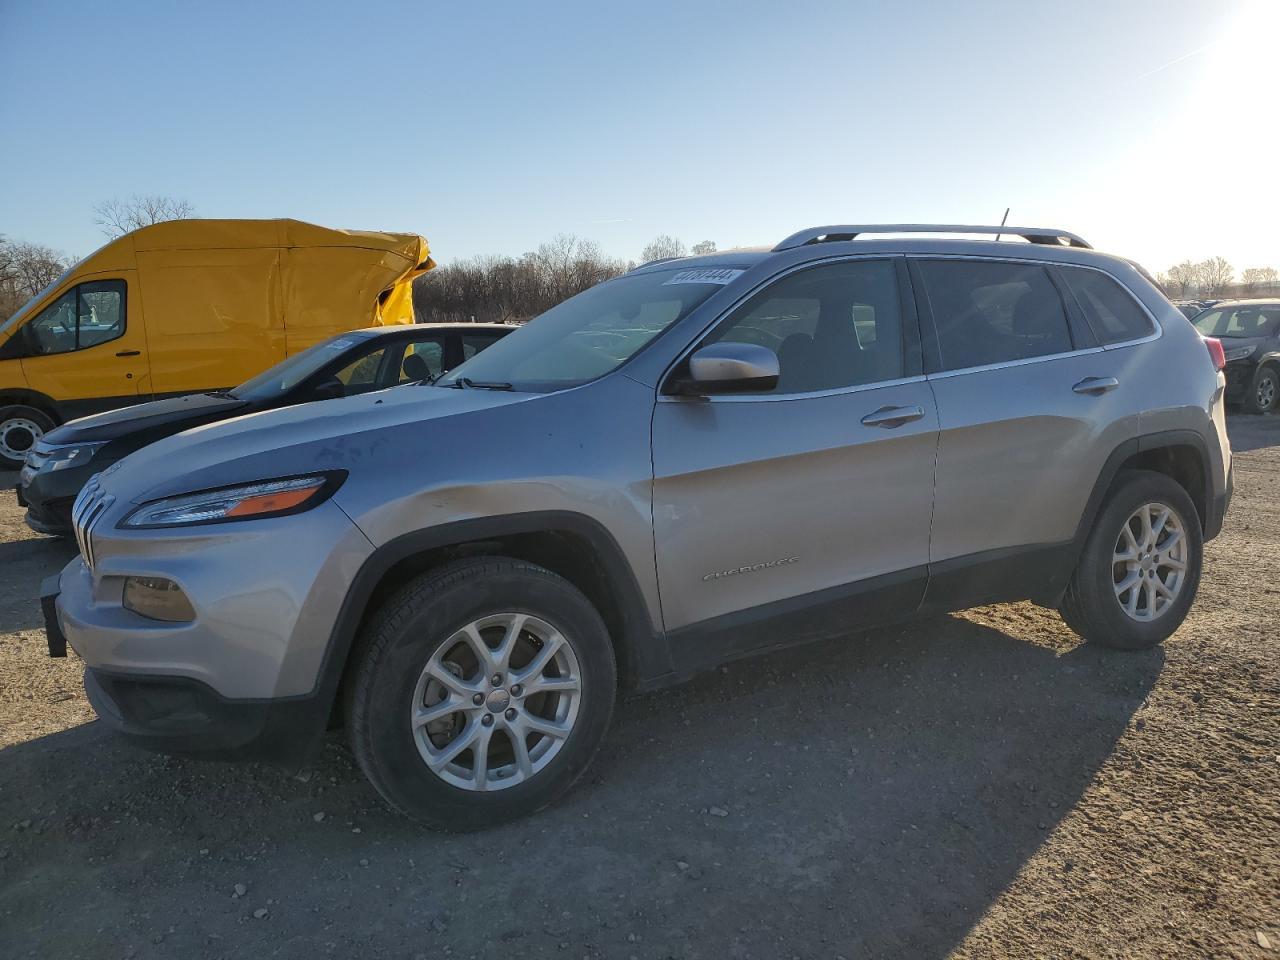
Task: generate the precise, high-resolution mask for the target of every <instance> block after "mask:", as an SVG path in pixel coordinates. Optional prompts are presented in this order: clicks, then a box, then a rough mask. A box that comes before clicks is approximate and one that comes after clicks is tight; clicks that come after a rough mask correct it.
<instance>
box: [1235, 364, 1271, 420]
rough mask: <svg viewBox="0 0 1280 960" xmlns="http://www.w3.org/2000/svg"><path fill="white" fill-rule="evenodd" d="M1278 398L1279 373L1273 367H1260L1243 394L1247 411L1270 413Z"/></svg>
mask: <svg viewBox="0 0 1280 960" xmlns="http://www.w3.org/2000/svg"><path fill="white" fill-rule="evenodd" d="M1278 399H1280V374H1278V373H1276V368H1275V367H1262V368H1261V369H1259V370H1258V372H1257V373H1256V374H1254V376H1253V383H1252V384H1251V385H1250V387H1249V389H1248V390H1247V391H1245V395H1244V409H1245V411H1246V412H1247V413H1270V412H1271V411H1272V410H1274V409H1275V408H1276V401H1277V400H1278Z"/></svg>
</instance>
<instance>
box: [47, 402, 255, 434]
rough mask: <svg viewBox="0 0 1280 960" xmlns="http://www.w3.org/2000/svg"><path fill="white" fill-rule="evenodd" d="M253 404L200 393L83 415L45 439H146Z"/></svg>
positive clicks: (247, 408)
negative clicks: (87, 415) (88, 415)
mask: <svg viewBox="0 0 1280 960" xmlns="http://www.w3.org/2000/svg"><path fill="white" fill-rule="evenodd" d="M253 409H255V406H254V404H251V403H249V402H248V401H246V400H237V399H236V398H235V397H231V396H227V395H226V394H211V393H197V394H192V395H191V396H186V397H170V398H168V399H167V400H153V401H151V402H150V403H139V404H134V405H133V406H130V407H122V408H121V409H119V410H111V411H108V412H107V413H96V414H94V415H93V416H91V417H81V418H80V419H79V420H72V421H71V422H70V423H67V424H64V425H63V426H61V427H58V428H57V429H56V430H52V431H50V432H49V433H47V434H45V436H44V441H45V443H51V444H62V443H90V442H101V441H109V440H119V439H120V438H122V437H132V436H137V437H138V439H140V440H142V441H143V442H144V443H150V442H152V441H153V440H158V439H160V438H161V437H168V436H171V435H173V434H175V433H179V432H181V431H183V430H186V429H188V428H190V427H197V426H200V425H201V424H205V423H212V422H213V421H215V420H225V419H227V418H228V417H234V416H238V415H239V414H241V413H249V412H251V411H252V410H253Z"/></svg>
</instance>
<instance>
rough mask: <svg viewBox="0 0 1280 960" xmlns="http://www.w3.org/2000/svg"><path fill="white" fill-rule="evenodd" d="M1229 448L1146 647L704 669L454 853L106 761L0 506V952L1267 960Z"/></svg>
mask: <svg viewBox="0 0 1280 960" xmlns="http://www.w3.org/2000/svg"><path fill="white" fill-rule="evenodd" d="M1231 430H1232V436H1233V442H1234V444H1235V446H1236V451H1237V459H1236V501H1235V505H1234V507H1233V510H1232V512H1231V514H1230V516H1229V517H1228V520H1227V527H1226V530H1225V532H1224V533H1223V535H1222V536H1221V537H1219V538H1218V539H1217V540H1216V541H1214V543H1213V544H1211V545H1210V547H1209V550H1208V560H1207V563H1206V569H1205V578H1204V583H1203V585H1202V587H1201V592H1200V599H1199V601H1198V602H1197V604H1196V606H1195V608H1194V610H1193V612H1192V615H1191V617H1190V618H1189V619H1188V621H1187V623H1186V624H1185V625H1184V626H1183V628H1182V629H1181V630H1180V631H1179V632H1178V633H1177V635H1176V636H1175V637H1174V638H1173V639H1172V640H1170V641H1169V643H1168V644H1166V645H1165V646H1164V648H1163V649H1160V650H1155V651H1151V652H1147V653H1139V654H1119V653H1114V652H1110V651H1100V650H1094V649H1092V648H1086V647H1084V646H1081V645H1080V644H1078V642H1077V641H1076V639H1075V637H1074V636H1073V635H1072V634H1071V633H1069V632H1068V631H1067V629H1066V628H1065V627H1064V625H1063V624H1062V621H1061V620H1060V619H1059V618H1058V616H1057V614H1055V613H1051V612H1049V611H1046V610H1042V609H1040V608H1038V607H1035V606H1032V605H1030V604H1017V605H1009V606H997V607H986V608H981V609H978V610H972V611H968V612H966V613H964V614H960V615H955V616H950V617H942V618H939V619H934V620H929V621H925V622H921V623H917V624H913V625H910V626H907V627H903V628H897V629H891V630H883V631H878V632H874V633H871V634H863V635H857V636H855V637H851V638H849V639H846V640H841V641H836V642H830V643H825V644H819V645H816V646H810V647H806V648H803V649H800V650H798V651H791V652H788V653H782V654H776V655H772V656H769V657H766V658H763V659H759V660H755V661H750V662H745V663H739V664H735V665H733V666H731V667H729V668H728V669H725V670H720V671H716V672H714V673H712V674H709V675H707V676H705V677H703V678H701V679H699V680H697V681H695V682H693V683H690V684H687V685H685V686H683V687H681V688H678V689H675V690H670V691H666V692H663V693H659V694H652V695H647V696H640V697H634V698H631V699H629V700H627V701H625V702H624V703H622V704H621V705H620V706H619V709H618V712H617V715H616V719H615V723H614V727H613V730H612V732H611V733H610V735H609V738H608V741H607V742H606V744H605V747H604V749H603V750H602V752H601V756H600V758H599V759H598V760H597V762H596V764H595V766H594V767H593V769H592V770H591V772H590V774H589V775H588V777H587V779H586V780H585V781H584V782H583V783H582V784H581V785H580V786H579V787H578V788H577V789H576V790H575V791H574V792H573V793H572V794H571V795H570V796H569V797H568V798H566V799H565V800H564V801H562V802H561V803H560V804H558V805H557V806H556V807H554V808H553V809H551V810H548V811H546V812H544V813H543V814H541V815H539V816H537V817H535V818H533V819H530V820H526V821H524V822H522V823H517V824H513V825H510V826H506V827H503V828H500V829H496V830H491V831H489V832H487V833H483V834H472V835H467V836H446V835H436V834H430V833H424V832H422V831H420V830H419V829H417V828H416V827H415V826H413V825H412V824H410V823H408V822H406V821H404V820H401V819H399V818H398V817H396V816H395V815H393V814H391V813H390V812H389V811H388V810H387V809H386V808H385V807H384V806H383V805H382V804H381V802H380V801H379V799H378V797H377V796H376V795H375V794H374V792H373V791H372V789H371V788H370V787H369V786H368V785H367V784H366V783H365V782H364V781H363V780H362V779H361V777H360V775H359V773H358V771H357V770H356V769H355V766H354V764H353V762H352V760H351V758H350V756H349V754H348V753H347V751H346V749H345V747H344V746H343V744H342V742H341V740H340V738H338V737H333V738H331V739H330V740H329V741H328V742H327V744H326V746H325V748H324V750H323V752H322V753H321V755H319V756H318V757H317V758H316V759H315V760H314V762H313V763H312V765H311V766H309V767H308V768H307V769H305V770H302V771H296V770H281V769H278V768H273V767H267V766H256V765H232V764H218V763H211V762H197V761H191V760H182V759H174V758H167V757H161V756H155V755H150V754H147V753H143V752H139V751H136V750H134V749H133V748H130V747H128V746H126V745H124V744H122V743H119V742H117V741H116V740H115V739H114V738H112V737H111V736H110V735H108V734H107V733H106V732H105V731H103V730H102V729H101V727H100V725H99V724H97V723H95V722H93V714H92V712H91V711H90V709H89V707H88V705H87V704H86V703H85V701H84V698H83V695H82V693H81V690H80V678H79V664H78V663H77V661H76V660H75V658H74V657H72V658H71V659H69V660H65V661H51V660H48V659H47V658H46V657H45V656H44V649H43V646H44V640H43V635H42V632H41V629H40V622H39V610H38V605H37V604H36V603H35V602H34V600H33V598H34V597H35V596H36V594H37V587H38V584H39V581H40V579H41V577H43V576H45V575H47V574H49V573H51V572H54V571H56V570H57V569H58V568H59V567H60V566H61V565H62V564H63V563H64V562H65V561H66V560H67V559H69V557H70V556H71V554H72V551H71V550H69V549H68V548H67V547H66V546H65V545H62V544H58V543H55V542H53V541H50V540H45V539H42V538H38V537H36V536H34V535H32V534H30V533H29V532H27V530H26V528H25V527H24V526H23V525H22V523H21V519H20V515H19V513H18V511H17V509H16V506H15V505H14V503H13V501H12V499H11V498H9V497H8V496H7V495H0V571H2V573H0V955H3V956H5V957H24V956H37V957H58V958H71V957H95V958H96V957H139V958H145V957H173V956H180V957H183V958H202V957H229V958H230V957H236V958H239V957H245V956H248V957H255V958H257V957H308V958H310V957H317V956H321V957H323V956H340V957H354V956H358V957H361V958H374V957H402V958H412V957H430V958H433V960H434V958H438V957H448V956H452V957H472V956H475V957H508V956H523V957H538V956H551V957H572V958H579V957H622V958H629V957H636V958H665V957H688V958H737V957H757V958H779V957H782V958H785V957H805V958H809V957H846V958H850V960H852V958H855V957H911V958H932V957H944V956H956V957H1026V956H1036V957H1125V958H1130V957H1267V956H1276V957H1280V666H1278V665H1280V629H1278V628H1277V621H1278V620H1280V617H1278V614H1280V417H1277V418H1269V419H1253V418H1235V419H1233V421H1232V423H1231ZM10 476H11V475H10ZM4 479H7V478H4V477H3V476H2V475H0V481H2V480H4ZM10 482H11V481H10Z"/></svg>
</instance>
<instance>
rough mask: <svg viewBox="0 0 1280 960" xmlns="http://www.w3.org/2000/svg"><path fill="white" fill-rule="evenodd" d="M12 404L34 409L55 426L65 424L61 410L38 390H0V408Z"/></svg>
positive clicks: (53, 401) (52, 400)
mask: <svg viewBox="0 0 1280 960" xmlns="http://www.w3.org/2000/svg"><path fill="white" fill-rule="evenodd" d="M14 404H20V405H22V406H25V407H35V409H37V410H39V411H40V412H41V413H44V414H47V415H48V416H49V417H51V418H52V419H53V422H54V424H55V425H61V424H63V423H65V422H66V418H65V417H63V415H62V409H61V408H60V406H59V405H58V402H57V401H56V400H54V399H53V397H50V396H48V395H46V394H43V393H41V392H39V391H38V390H28V389H27V388H26V387H8V388H5V389H4V390H0V407H7V406H11V405H14Z"/></svg>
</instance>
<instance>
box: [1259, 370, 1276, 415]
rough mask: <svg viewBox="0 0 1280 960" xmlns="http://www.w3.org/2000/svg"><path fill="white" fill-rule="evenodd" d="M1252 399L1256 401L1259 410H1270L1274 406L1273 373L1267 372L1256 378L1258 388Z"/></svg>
mask: <svg viewBox="0 0 1280 960" xmlns="http://www.w3.org/2000/svg"><path fill="white" fill-rule="evenodd" d="M1254 399H1255V400H1256V401H1257V404H1258V409H1259V410H1264V411H1265V410H1270V409H1271V408H1272V407H1273V406H1275V402H1276V378H1275V375H1274V374H1268V375H1266V376H1263V377H1259V378H1258V389H1257V391H1256V393H1255V396H1254Z"/></svg>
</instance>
